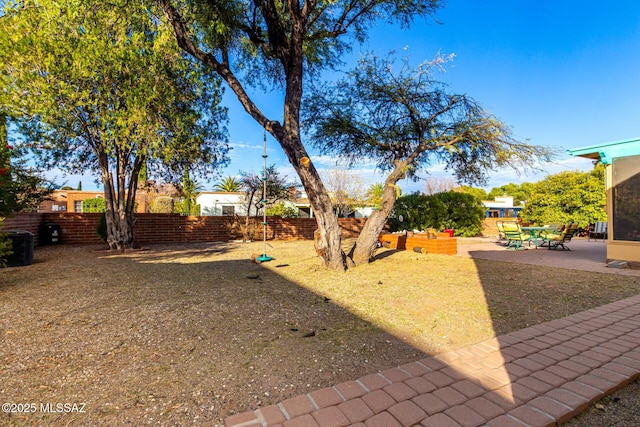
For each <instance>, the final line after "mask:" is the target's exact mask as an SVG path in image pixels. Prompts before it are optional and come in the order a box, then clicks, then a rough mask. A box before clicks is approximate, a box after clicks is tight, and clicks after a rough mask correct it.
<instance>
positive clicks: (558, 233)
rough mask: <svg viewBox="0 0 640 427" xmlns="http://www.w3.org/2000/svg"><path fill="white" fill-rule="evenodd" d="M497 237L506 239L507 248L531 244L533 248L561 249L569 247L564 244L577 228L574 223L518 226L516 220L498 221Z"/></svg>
mask: <svg viewBox="0 0 640 427" xmlns="http://www.w3.org/2000/svg"><path fill="white" fill-rule="evenodd" d="M496 226H497V227H498V233H499V236H498V237H499V239H500V240H501V241H502V240H504V241H506V246H507V249H516V250H517V249H525V248H524V244H525V243H527V245H528V246H531V244H532V243H533V245H534V246H535V248H536V249H537V248H539V247H541V246H544V247H547V249H554V250H555V249H558V248H562V250H565V249H566V250H568V251H570V250H571V249H570V248H569V247H567V246H565V244H566V243H568V242H570V241H571V239H572V238H573V236H574V234H575V233H576V231H577V230H578V227H577V225H576V224H569V225H566V226H565V225H545V226H542V227H533V226H520V224H518V222H516V221H498V222H496Z"/></svg>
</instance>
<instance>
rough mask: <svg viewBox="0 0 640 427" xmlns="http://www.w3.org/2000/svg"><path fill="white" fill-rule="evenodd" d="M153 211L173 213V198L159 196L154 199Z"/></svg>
mask: <svg viewBox="0 0 640 427" xmlns="http://www.w3.org/2000/svg"><path fill="white" fill-rule="evenodd" d="M151 213H173V199H172V198H171V197H169V196H158V197H156V198H155V199H153V205H152V206H151Z"/></svg>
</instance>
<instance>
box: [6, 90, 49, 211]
mask: <svg viewBox="0 0 640 427" xmlns="http://www.w3.org/2000/svg"><path fill="white" fill-rule="evenodd" d="M0 92H1V91H0ZM39 172H40V171H39V170H37V169H34V168H32V167H29V166H27V163H26V160H24V158H23V151H22V150H20V149H19V148H18V147H14V146H11V145H9V144H8V138H7V118H6V116H5V115H4V114H2V110H1V109H0V215H5V216H6V215H11V214H12V213H13V212H21V211H25V212H33V211H36V210H37V209H38V207H39V206H40V203H41V202H42V201H43V200H45V199H46V198H47V197H48V196H49V195H50V194H51V192H52V191H53V188H54V184H53V183H52V182H50V181H48V180H46V179H44V178H42V177H41V176H39Z"/></svg>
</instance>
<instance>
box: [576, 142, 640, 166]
mask: <svg viewBox="0 0 640 427" xmlns="http://www.w3.org/2000/svg"><path fill="white" fill-rule="evenodd" d="M567 152H568V153H569V154H571V155H572V156H578V157H586V158H588V159H594V160H600V161H601V162H602V163H604V164H605V165H610V164H611V162H612V161H613V159H614V158H616V157H629V156H638V155H640V138H632V139H625V140H622V141H614V142H607V143H604V144H597V145H590V146H588V147H583V148H576V149H574V150H567Z"/></svg>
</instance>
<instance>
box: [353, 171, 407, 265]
mask: <svg viewBox="0 0 640 427" xmlns="http://www.w3.org/2000/svg"><path fill="white" fill-rule="evenodd" d="M400 178H402V174H401V173H400V172H399V171H398V170H396V171H394V173H392V174H391V175H389V177H388V178H387V180H386V181H385V186H384V190H383V192H382V206H381V208H380V210H378V211H374V212H373V213H372V214H371V216H370V217H369V219H367V222H365V224H364V227H362V231H360V234H359V235H358V239H357V240H356V243H355V244H354V245H353V247H352V248H351V250H350V251H349V257H350V258H351V259H352V261H353V262H354V264H355V265H362V264H368V263H369V261H370V260H371V258H373V255H374V254H375V251H376V249H377V248H378V237H379V236H380V233H381V232H382V230H383V229H384V226H385V225H386V223H387V220H388V219H389V215H391V211H392V210H393V205H394V204H395V202H396V197H397V194H398V193H397V191H396V183H397V182H398V181H399V180H400Z"/></svg>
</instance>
